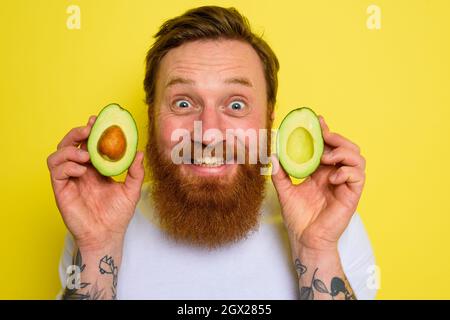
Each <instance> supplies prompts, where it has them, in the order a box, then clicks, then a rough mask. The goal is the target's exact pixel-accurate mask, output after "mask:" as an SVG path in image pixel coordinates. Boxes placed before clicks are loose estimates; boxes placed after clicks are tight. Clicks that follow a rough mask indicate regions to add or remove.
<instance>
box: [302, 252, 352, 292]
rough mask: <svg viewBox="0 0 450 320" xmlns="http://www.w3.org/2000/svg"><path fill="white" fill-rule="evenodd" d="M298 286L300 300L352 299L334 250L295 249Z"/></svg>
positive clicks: (348, 285)
mask: <svg viewBox="0 0 450 320" xmlns="http://www.w3.org/2000/svg"><path fill="white" fill-rule="evenodd" d="M294 263H295V269H296V270H297V274H298V279H299V288H300V300H326V299H333V300H354V299H356V297H355V294H354V293H353V290H352V288H351V286H350V283H349V282H348V280H347V278H346V276H345V274H344V270H343V269H342V264H341V261H340V258H339V253H338V251H337V249H336V250H330V251H328V250H327V251H319V252H318V251H314V250H309V249H307V248H304V247H303V248H300V249H298V250H296V254H295V255H294Z"/></svg>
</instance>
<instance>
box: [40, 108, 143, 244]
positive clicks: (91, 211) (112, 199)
mask: <svg viewBox="0 0 450 320" xmlns="http://www.w3.org/2000/svg"><path fill="white" fill-rule="evenodd" d="M95 119H96V118H95V116H92V117H90V118H89V121H88V124H87V125H86V126H83V127H78V128H74V129H72V130H70V131H69V132H68V133H67V135H66V136H65V137H64V138H63V139H62V140H61V142H60V143H59V144H58V147H57V150H56V151H55V152H54V153H52V154H51V155H50V156H49V157H48V159H47V164H48V168H49V170H50V174H51V181H52V187H53V192H54V194H55V198H56V204H57V206H58V209H59V211H60V213H61V215H62V218H63V220H64V223H65V224H66V226H67V228H68V229H69V231H70V232H71V233H72V235H73V237H74V239H75V243H76V245H77V247H78V248H79V249H80V250H81V251H83V250H84V251H101V250H102V249H103V248H111V247H114V246H120V247H121V246H122V242H123V238H124V235H125V232H126V229H127V226H128V223H129V222H130V220H131V218H132V216H133V213H134V210H135V207H136V204H137V202H138V200H139V197H140V191H141V186H142V181H143V179H144V166H143V153H142V152H138V153H137V154H136V157H135V159H134V161H133V163H132V165H131V166H130V168H129V169H128V173H127V177H126V180H125V182H116V181H114V180H113V179H112V178H110V177H104V176H102V175H100V174H99V173H98V172H97V170H96V169H95V168H94V167H93V166H92V164H90V162H89V153H88V152H87V148H86V140H87V138H88V137H89V134H90V132H91V128H92V125H93V124H94V122H95Z"/></svg>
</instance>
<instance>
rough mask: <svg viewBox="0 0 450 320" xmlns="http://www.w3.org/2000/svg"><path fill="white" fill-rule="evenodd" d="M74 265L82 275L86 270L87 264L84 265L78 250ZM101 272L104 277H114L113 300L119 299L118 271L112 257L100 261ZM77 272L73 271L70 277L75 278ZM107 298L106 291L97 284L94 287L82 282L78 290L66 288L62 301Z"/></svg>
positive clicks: (105, 257)
mask: <svg viewBox="0 0 450 320" xmlns="http://www.w3.org/2000/svg"><path fill="white" fill-rule="evenodd" d="M73 265H75V266H77V267H78V268H79V269H78V270H79V271H80V273H82V272H83V271H84V269H85V268H86V264H83V258H82V256H81V252H80V250H77V254H76V255H75V257H74V259H73ZM98 268H99V272H100V274H102V275H104V274H107V275H112V276H113V284H112V287H111V293H112V299H116V298H117V293H116V292H117V291H116V287H117V274H118V269H117V267H116V266H115V265H114V260H113V258H112V257H109V256H107V255H106V256H104V257H103V258H101V259H100V262H99V265H98ZM75 272H76V270H73V271H72V273H71V274H70V275H69V276H71V277H73V276H74V274H75ZM86 288H87V290H86V291H85V292H83V293H81V292H79V290H80V289H86ZM105 298H106V292H105V291H104V289H99V288H98V285H97V282H95V283H94V284H93V285H92V286H91V283H89V282H81V283H80V284H79V286H78V288H73V289H69V288H67V286H66V288H65V290H64V293H63V296H62V299H63V300H100V299H105Z"/></svg>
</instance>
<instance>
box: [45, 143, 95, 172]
mask: <svg viewBox="0 0 450 320" xmlns="http://www.w3.org/2000/svg"><path fill="white" fill-rule="evenodd" d="M88 160H89V153H88V152H87V151H85V150H81V149H78V148H77V147H74V146H68V147H64V148H61V149H59V150H57V151H56V152H54V153H52V154H51V155H50V156H49V157H48V159H47V164H48V168H49V169H50V170H52V169H53V168H55V167H57V166H58V165H60V164H62V163H63V162H66V161H73V162H79V163H85V162H87V161H88Z"/></svg>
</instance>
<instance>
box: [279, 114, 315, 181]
mask: <svg viewBox="0 0 450 320" xmlns="http://www.w3.org/2000/svg"><path fill="white" fill-rule="evenodd" d="M323 148H324V143H323V137H322V130H321V127H320V122H319V118H318V117H317V115H316V114H315V113H314V111H312V110H311V109H309V108H299V109H295V110H293V111H291V112H290V113H289V114H288V115H287V116H286V117H285V118H284V119H283V121H282V122H281V125H280V128H279V129H278V134H277V154H278V159H279V161H280V164H281V165H282V166H283V168H284V170H285V171H286V172H287V173H288V174H289V175H290V176H292V177H294V178H299V179H301V178H305V177H307V176H309V175H311V174H312V173H313V172H314V171H315V170H316V169H317V167H318V166H319V164H320V159H321V157H322V153H323Z"/></svg>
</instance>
